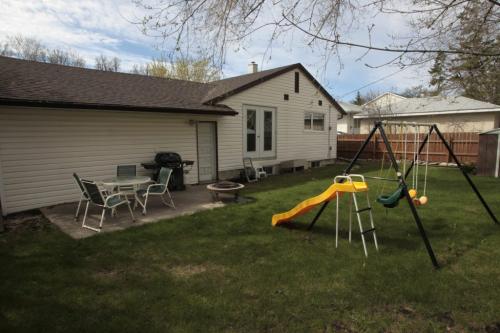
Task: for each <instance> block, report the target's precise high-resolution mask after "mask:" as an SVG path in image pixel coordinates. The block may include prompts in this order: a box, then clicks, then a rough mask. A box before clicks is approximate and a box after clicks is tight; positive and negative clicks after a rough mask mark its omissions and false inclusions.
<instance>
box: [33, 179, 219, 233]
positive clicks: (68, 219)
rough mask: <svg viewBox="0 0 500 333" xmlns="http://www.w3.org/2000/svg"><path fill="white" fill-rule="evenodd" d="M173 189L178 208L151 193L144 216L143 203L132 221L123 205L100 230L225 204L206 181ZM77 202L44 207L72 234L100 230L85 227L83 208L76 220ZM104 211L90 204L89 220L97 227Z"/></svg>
mask: <svg viewBox="0 0 500 333" xmlns="http://www.w3.org/2000/svg"><path fill="white" fill-rule="evenodd" d="M171 193H172V197H173V199H174V203H175V206H176V209H173V208H170V207H167V206H165V205H164V204H163V203H162V202H161V199H160V198H158V197H152V199H150V200H151V201H150V202H149V203H148V207H147V208H148V211H147V214H146V215H145V216H144V215H142V214H141V210H140V207H138V208H137V209H135V210H134V215H135V218H136V221H135V222H132V218H131V216H130V213H129V212H128V209H127V207H126V206H120V207H118V209H117V215H116V216H114V217H111V216H110V214H109V213H106V218H105V220H104V224H103V227H102V231H101V233H102V232H110V231H116V230H124V229H127V228H130V227H133V226H138V225H143V224H147V223H153V222H157V221H160V220H164V219H171V218H174V217H177V216H181V215H191V214H194V213H196V212H198V211H202V210H206V209H213V208H218V207H223V206H224V205H225V204H224V203H222V202H214V201H213V199H212V196H211V195H210V193H209V192H208V191H207V189H206V186H205V185H195V186H187V188H186V190H185V191H176V192H171ZM77 205H78V202H74V203H68V204H62V205H57V206H51V207H45V208H42V209H41V211H42V213H43V214H44V215H45V217H46V218H47V219H48V220H49V221H50V222H52V223H54V224H55V225H57V226H58V227H59V228H60V229H61V230H62V231H63V232H65V233H66V234H68V235H69V236H71V237H73V238H76V239H78V238H85V237H89V236H93V235H96V234H98V233H97V232H95V231H92V230H89V229H85V228H82V219H83V213H84V209H81V213H80V218H79V219H78V221H75V219H74V214H75V212H76V207H77ZM83 208H85V207H83ZM101 212H102V210H101V209H100V208H99V207H97V206H94V205H91V206H90V208H89V213H88V215H87V221H86V224H89V225H91V226H96V227H97V226H98V225H99V220H100V218H101Z"/></svg>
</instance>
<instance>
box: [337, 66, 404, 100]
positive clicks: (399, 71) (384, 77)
mask: <svg viewBox="0 0 500 333" xmlns="http://www.w3.org/2000/svg"><path fill="white" fill-rule="evenodd" d="M407 68H408V67H404V68H402V69H400V70H398V71H396V72H394V73H391V74H389V75H386V76H383V77H381V78H380V79H377V80H375V81H373V82H370V83H367V84H365V85H364V86H362V87H359V88H357V89H354V90H352V91H349V92H348V93H346V94H344V95H342V96H340V98H344V97H346V96H348V95H350V94H352V93H355V92H357V91H359V90H361V89H364V88H367V87H369V86H371V85H374V84H375V83H378V82H380V81H383V80H385V79H387V78H390V77H391V76H393V75H396V74H398V73H401V72H402V71H404V70H405V69H407Z"/></svg>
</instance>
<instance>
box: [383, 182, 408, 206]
mask: <svg viewBox="0 0 500 333" xmlns="http://www.w3.org/2000/svg"><path fill="white" fill-rule="evenodd" d="M403 196H404V194H403V186H402V185H400V186H399V187H398V188H397V190H396V191H394V192H393V193H392V194H387V195H386V194H383V195H381V196H379V197H378V198H377V202H379V203H381V204H383V205H384V207H386V208H394V207H396V206H397V205H398V204H399V200H400V199H401V198H402V197H403Z"/></svg>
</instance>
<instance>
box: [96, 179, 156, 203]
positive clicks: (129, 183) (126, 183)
mask: <svg viewBox="0 0 500 333" xmlns="http://www.w3.org/2000/svg"><path fill="white" fill-rule="evenodd" d="M150 182H151V178H150V177H147V176H123V177H113V178H107V179H104V180H102V181H101V184H102V185H104V186H106V187H113V188H115V187H116V188H118V189H119V188H120V187H133V188H134V199H135V202H136V203H138V204H139V205H140V206H141V207H142V208H144V205H143V204H142V202H141V200H139V197H138V196H137V192H136V190H137V188H138V187H139V185H143V184H147V183H150ZM124 194H125V196H127V194H129V193H124ZM130 194H131V193H130Z"/></svg>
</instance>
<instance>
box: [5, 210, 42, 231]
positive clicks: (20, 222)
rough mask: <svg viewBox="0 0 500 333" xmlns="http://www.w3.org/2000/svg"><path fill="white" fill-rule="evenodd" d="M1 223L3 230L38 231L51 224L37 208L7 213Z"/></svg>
mask: <svg viewBox="0 0 500 333" xmlns="http://www.w3.org/2000/svg"><path fill="white" fill-rule="evenodd" d="M2 223H3V228H4V230H3V232H23V231H39V230H44V229H48V228H50V226H51V225H50V222H49V220H47V219H46V218H45V216H43V214H42V213H41V212H40V211H39V210H31V211H27V212H22V213H17V214H11V215H8V216H7V217H5V218H4V219H3V222H2Z"/></svg>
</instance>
